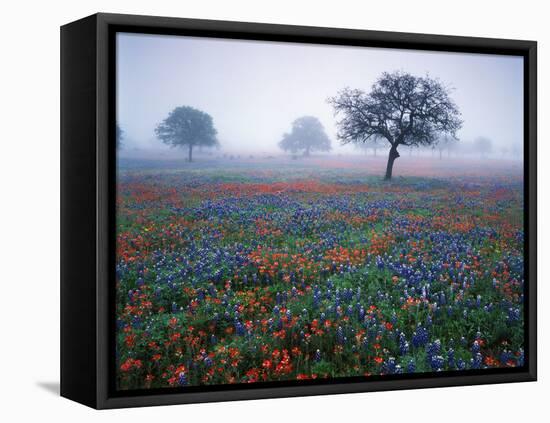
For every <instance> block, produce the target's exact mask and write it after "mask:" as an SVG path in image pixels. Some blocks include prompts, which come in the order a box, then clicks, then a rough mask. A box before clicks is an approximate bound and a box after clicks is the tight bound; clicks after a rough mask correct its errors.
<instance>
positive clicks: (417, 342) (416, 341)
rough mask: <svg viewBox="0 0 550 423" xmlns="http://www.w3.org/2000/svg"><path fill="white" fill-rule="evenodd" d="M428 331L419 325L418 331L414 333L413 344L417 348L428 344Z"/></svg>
mask: <svg viewBox="0 0 550 423" xmlns="http://www.w3.org/2000/svg"><path fill="white" fill-rule="evenodd" d="M428 339H429V334H428V330H427V329H425V328H424V327H422V325H421V324H420V323H419V324H418V326H417V328H416V331H415V332H414V333H413V337H412V343H413V346H414V347H415V348H418V347H422V346H424V345H426V344H427V343H428Z"/></svg>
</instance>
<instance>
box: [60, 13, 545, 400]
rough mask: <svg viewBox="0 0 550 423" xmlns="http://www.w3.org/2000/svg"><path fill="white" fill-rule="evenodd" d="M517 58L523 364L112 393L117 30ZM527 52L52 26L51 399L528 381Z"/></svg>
mask: <svg viewBox="0 0 550 423" xmlns="http://www.w3.org/2000/svg"><path fill="white" fill-rule="evenodd" d="M119 31H123V32H138V33H149V34H172V35H200V36H204V37H214V38H232V39H247V40H268V41H282V42H285V41H286V42H301V43H313V44H331V45H350V46H369V47H390V48H401V49H416V50H432V51H450V52H468V53H492V54H503V55H520V56H523V57H524V151H525V155H524V193H525V226H526V237H525V260H526V262H527V263H526V266H525V280H526V281H527V283H526V292H525V310H526V312H525V313H526V314H525V325H526V330H525V335H526V340H525V357H526V359H525V366H523V367H521V368H515V369H490V370H483V371H478V372H476V371H472V370H469V371H465V372H458V371H457V372H444V373H441V374H434V373H429V374H418V375H414V376H411V375H408V376H405V377H400V375H395V376H384V377H370V378H368V380H367V379H364V378H358V379H357V380H356V379H355V378H346V379H345V380H340V379H339V380H334V381H320V382H318V381H314V382H312V381H297V382H291V383H268V384H251V385H248V386H243V385H238V386H235V387H234V386H221V387H210V388H202V389H196V390H187V391H186V392H182V391H181V390H179V389H177V388H174V389H163V390H161V391H144V392H116V391H114V388H113V386H114V385H113V379H114V376H113V366H114V364H113V363H114V359H113V354H112V351H114V350H113V348H114V346H113V336H112V334H113V333H114V327H113V325H114V319H113V315H112V313H114V307H113V306H112V305H113V296H114V294H113V286H114V283H112V281H113V278H114V275H113V273H114V244H115V242H114V241H115V238H114V236H115V235H114V234H115V226H114V204H115V203H114V199H115V179H114V178H115V154H116V151H115V148H116V147H115V141H114V140H115V136H116V135H115V116H114V114H115V108H114V105H115V86H114V84H115V78H114V66H115V43H114V39H115V38H114V36H115V34H116V32H119ZM536 139H537V44H536V42H534V41H518V40H504V39H488V38H470V37H456V36H442V35H426V34H409V33H397V32H380V31H365V30H350V29H335V28H317V27H303V26H287V25H272V24H258V23H242V22H224V21H210V20H196V19H179V18H165V17H152V16H133V15H119V14H104V13H99V14H95V15H92V16H89V17H86V18H84V19H81V20H78V21H75V22H72V23H69V24H67V25H65V26H63V27H62V28H61V395H62V396H64V397H66V398H69V399H72V400H74V401H77V402H80V403H82V404H85V405H88V406H90V407H94V408H97V409H104V408H119V407H135V406H151V405H166V404H183V403H198V402H210V401H230V400H243V399H258V398H277V397H292V396H304V395H324V394H339V393H352V392H369V391H382V390H399V389H414V388H431V387H443V386H459V385H477V384H489V383H504V382H524V381H534V380H536V377H537V376H536V375H537V343H536V337H537V326H536V325H537V320H536V316H537V314H536V306H537V296H536V290H537V288H536V281H537V276H536V272H537V266H536V261H537V220H536V219H537V216H536V213H537V199H536V177H537V170H536V167H537V161H536V158H537V156H536Z"/></svg>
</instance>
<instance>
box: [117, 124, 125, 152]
mask: <svg viewBox="0 0 550 423" xmlns="http://www.w3.org/2000/svg"><path fill="white" fill-rule="evenodd" d="M123 138H124V131H123V130H122V129H121V128H120V126H119V125H118V123H117V124H116V148H117V150H118V149H119V148H120V147H122V139H123Z"/></svg>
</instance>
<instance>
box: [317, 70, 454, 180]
mask: <svg viewBox="0 0 550 423" xmlns="http://www.w3.org/2000/svg"><path fill="white" fill-rule="evenodd" d="M328 101H329V103H330V104H332V106H333V107H334V110H335V114H336V115H338V116H341V119H340V120H339V121H338V122H337V126H338V134H337V136H338V139H339V140H340V141H341V142H342V144H347V143H352V142H353V143H367V142H372V141H375V140H380V139H384V140H386V141H387V143H388V144H389V147H390V151H389V155H388V163H387V166H386V174H385V177H384V179H387V180H389V179H391V177H392V170H393V163H394V161H395V159H397V158H398V157H399V152H398V150H397V149H398V147H399V146H400V145H405V146H421V145H423V146H426V145H433V144H434V143H436V142H437V140H438V139H439V137H440V136H441V135H442V134H449V135H451V136H453V137H455V138H456V132H457V131H458V130H459V129H460V128H461V126H462V120H461V119H460V112H459V110H458V107H457V106H456V104H455V103H454V102H453V100H452V99H451V97H450V89H449V88H447V87H445V86H444V85H443V84H442V83H441V82H440V81H439V80H437V79H433V78H430V77H429V76H425V77H417V76H414V75H411V74H409V73H405V72H399V71H398V72H392V73H388V72H384V73H383V74H382V76H381V77H380V78H379V79H378V80H377V81H376V82H375V83H374V85H373V86H372V89H371V91H370V93H368V94H367V93H365V92H363V91H361V90H357V89H350V88H345V89H344V90H342V91H341V92H340V93H338V95H337V96H335V97H332V98H330V99H329V100H328Z"/></svg>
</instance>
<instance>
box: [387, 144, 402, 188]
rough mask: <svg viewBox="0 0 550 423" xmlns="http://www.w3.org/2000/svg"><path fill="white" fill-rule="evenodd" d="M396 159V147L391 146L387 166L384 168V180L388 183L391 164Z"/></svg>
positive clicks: (397, 154) (397, 155)
mask: <svg viewBox="0 0 550 423" xmlns="http://www.w3.org/2000/svg"><path fill="white" fill-rule="evenodd" d="M398 157H399V153H398V152H397V146H393V147H392V148H390V154H389V156H388V165H387V166H386V176H384V180H386V181H389V180H390V179H391V173H392V170H393V162H394V161H395V159H397V158H398Z"/></svg>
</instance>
